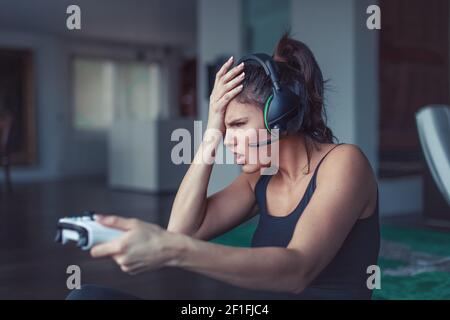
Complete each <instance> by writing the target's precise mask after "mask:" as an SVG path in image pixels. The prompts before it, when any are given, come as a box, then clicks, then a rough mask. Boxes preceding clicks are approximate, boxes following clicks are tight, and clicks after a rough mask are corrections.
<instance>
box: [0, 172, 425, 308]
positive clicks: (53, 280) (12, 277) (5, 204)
mask: <svg viewBox="0 0 450 320" xmlns="http://www.w3.org/2000/svg"><path fill="white" fill-rule="evenodd" d="M105 185H106V184H105V181H104V180H102V179H89V180H70V181H60V182H46V183H33V184H23V185H20V184H19V185H16V186H15V188H14V193H13V194H12V195H11V196H8V197H5V196H4V195H3V196H2V197H1V198H0V219H1V220H0V221H1V222H0V299H63V298H64V297H65V296H66V295H67V293H68V292H69V291H68V289H67V287H66V279H67V276H68V275H67V274H66V269H67V267H68V266H69V265H72V264H76V265H78V266H80V268H81V272H82V274H81V280H82V283H83V284H86V283H95V284H101V285H105V286H110V287H114V288H116V289H120V290H124V291H126V292H129V293H131V294H134V295H137V296H140V297H143V298H147V299H207V298H212V297H213V298H223V299H226V298H235V299H239V298H240V294H241V292H240V291H239V290H238V289H237V288H236V289H234V288H232V287H230V286H224V285H223V284H222V283H220V282H218V281H214V280H211V279H208V278H205V277H202V276H199V275H196V274H193V273H190V272H186V271H182V270H178V269H164V270H160V271H154V272H148V273H145V274H142V275H138V276H129V275H127V274H124V273H122V272H121V271H120V269H119V268H118V267H117V266H116V265H115V264H114V263H113V262H112V261H111V260H97V259H91V258H90V257H89V254H88V253H87V252H83V251H80V250H79V249H78V248H76V247H74V246H62V245H60V244H56V243H54V242H53V239H54V236H55V230H56V229H55V226H56V222H57V220H58V218H60V217H63V216H68V215H77V214H79V213H81V212H82V211H84V210H95V211H97V212H101V213H115V214H119V215H122V216H126V217H136V218H139V219H142V220H145V221H148V222H152V223H158V224H160V225H161V226H164V227H165V226H166V225H167V221H168V215H169V213H170V209H171V204H172V201H173V197H174V195H167V194H166V195H152V194H145V193H142V194H139V193H134V192H127V191H119V190H110V189H108V188H106V187H105ZM405 219H408V218H405V217H402V218H395V219H393V221H392V222H393V223H395V224H401V223H402V221H403V222H404V221H405ZM409 220H410V221H409V222H411V223H414V224H415V223H421V222H420V221H418V220H417V218H414V217H413V218H412V220H411V218H410V219H409Z"/></svg>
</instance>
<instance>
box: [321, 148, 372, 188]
mask: <svg viewBox="0 0 450 320" xmlns="http://www.w3.org/2000/svg"><path fill="white" fill-rule="evenodd" d="M332 148H333V149H332V150H331V149H330V150H331V151H330V152H329V154H328V155H327V156H326V157H325V158H324V159H323V163H322V165H321V168H320V170H319V172H318V173H317V182H318V184H320V182H321V180H323V181H327V182H332V181H333V179H336V180H338V179H339V180H340V179H346V180H347V181H348V182H349V183H351V184H352V185H355V186H359V187H363V186H364V188H363V189H365V190H367V189H369V190H370V192H369V193H372V192H371V191H374V190H376V186H377V183H376V177H375V174H374V172H373V169H372V166H371V164H370V161H369V160H368V159H367V157H366V155H365V154H364V152H363V151H362V150H361V148H360V147H358V146H357V145H354V144H349V143H348V144H347V143H346V144H341V145H335V146H332ZM367 186H370V188H367Z"/></svg>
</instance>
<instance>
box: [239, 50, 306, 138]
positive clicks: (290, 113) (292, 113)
mask: <svg viewBox="0 0 450 320" xmlns="http://www.w3.org/2000/svg"><path fill="white" fill-rule="evenodd" d="M246 61H250V62H256V63H258V64H259V65H261V66H262V67H263V69H264V71H265V73H266V75H267V76H269V78H270V81H271V82H272V94H271V95H270V96H269V97H268V98H267V100H266V102H265V104H264V113H263V114H264V125H265V127H266V129H267V131H269V133H270V134H271V135H272V130H273V129H278V130H279V133H280V135H284V134H286V133H288V132H291V131H295V130H298V129H299V128H301V127H302V124H303V117H304V114H305V109H306V107H307V105H306V102H305V101H304V100H305V99H304V96H305V94H304V93H303V94H302V92H300V94H297V93H295V92H293V91H292V90H291V89H290V88H288V87H287V86H285V85H281V84H280V79H279V77H278V69H277V65H276V63H275V61H274V60H273V59H272V57H271V56H269V55H268V54H265V53H254V54H250V55H247V56H244V57H242V58H241V59H240V60H239V62H238V63H237V65H239V64H240V63H241V62H246ZM299 90H304V88H303V86H300V88H299ZM264 144H270V141H268V142H266V143H264ZM259 145H262V143H260V144H258V146H259Z"/></svg>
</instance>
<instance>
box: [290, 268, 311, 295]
mask: <svg viewBox="0 0 450 320" xmlns="http://www.w3.org/2000/svg"><path fill="white" fill-rule="evenodd" d="M314 275H315V273H314V272H313V270H304V271H302V272H299V274H297V275H296V276H295V279H294V281H292V283H293V284H294V285H293V288H291V290H290V293H293V294H299V293H302V292H303V290H305V289H306V288H307V287H308V286H309V284H310V283H311V282H312V281H313V280H314Z"/></svg>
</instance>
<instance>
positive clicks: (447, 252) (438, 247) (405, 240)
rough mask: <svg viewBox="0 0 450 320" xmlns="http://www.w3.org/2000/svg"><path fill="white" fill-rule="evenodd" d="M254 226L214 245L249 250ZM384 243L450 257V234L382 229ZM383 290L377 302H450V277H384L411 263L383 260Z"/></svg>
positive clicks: (242, 228) (424, 274) (235, 231)
mask: <svg viewBox="0 0 450 320" xmlns="http://www.w3.org/2000/svg"><path fill="white" fill-rule="evenodd" d="M255 228H256V225H255V224H254V223H247V224H244V225H241V226H239V227H237V228H235V229H233V230H232V231H230V232H228V233H226V234H224V235H222V236H220V237H218V238H216V239H214V240H212V242H214V243H220V244H224V245H230V246H236V247H249V246H250V244H251V237H252V235H253V233H254V231H255ZM381 238H382V239H383V241H386V242H389V243H393V244H394V245H395V244H398V245H400V246H401V247H402V248H407V249H408V250H411V251H414V252H418V253H425V254H429V255H432V256H436V257H442V258H445V257H449V256H450V233H448V232H440V231H435V230H429V229H418V228H405V227H397V226H391V225H384V224H383V225H382V226H381ZM378 265H379V266H380V269H381V289H379V290H374V294H373V299H375V300H381V299H382V300H384V299H389V300H391V299H402V300H416V299H450V273H449V272H447V270H446V271H445V272H443V271H431V272H421V273H418V274H414V275H408V276H393V275H385V274H383V271H384V270H394V271H395V270H399V268H404V267H407V266H408V262H405V261H402V260H399V259H389V258H386V257H383V256H380V258H379V260H378Z"/></svg>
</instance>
